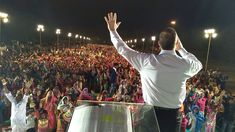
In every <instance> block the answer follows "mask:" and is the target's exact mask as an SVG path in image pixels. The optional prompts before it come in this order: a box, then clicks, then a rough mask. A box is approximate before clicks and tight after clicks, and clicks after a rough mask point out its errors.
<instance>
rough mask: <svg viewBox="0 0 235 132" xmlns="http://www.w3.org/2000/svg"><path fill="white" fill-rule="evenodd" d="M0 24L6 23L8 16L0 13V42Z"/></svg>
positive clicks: (0, 38)
mask: <svg viewBox="0 0 235 132" xmlns="http://www.w3.org/2000/svg"><path fill="white" fill-rule="evenodd" d="M2 22H3V23H7V22H8V14H7V13H4V12H0V42H1V41H2Z"/></svg>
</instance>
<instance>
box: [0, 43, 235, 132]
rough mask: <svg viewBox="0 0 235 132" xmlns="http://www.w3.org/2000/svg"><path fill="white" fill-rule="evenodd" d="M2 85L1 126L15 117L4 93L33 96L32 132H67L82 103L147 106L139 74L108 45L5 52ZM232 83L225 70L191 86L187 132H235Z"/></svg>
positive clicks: (29, 116)
mask: <svg viewBox="0 0 235 132" xmlns="http://www.w3.org/2000/svg"><path fill="white" fill-rule="evenodd" d="M0 79H1V80H2V82H1V83H0V84H1V86H0V87H1V95H0V124H3V123H4V121H6V120H9V118H10V114H11V113H10V109H11V108H10V107H11V105H10V103H9V101H8V100H7V99H6V97H5V96H4V90H3V87H4V86H5V87H6V88H7V89H8V90H9V91H10V92H11V93H12V95H13V96H14V97H15V96H17V95H18V94H19V92H21V93H22V94H24V93H25V91H27V94H29V95H28V103H27V107H26V115H27V117H26V126H27V128H26V130H28V131H36V130H37V131H38V132H48V131H58V132H59V131H61V132H63V131H66V130H67V127H68V125H69V122H70V119H71V117H72V113H73V109H74V108H75V107H76V106H77V105H78V100H96V101H117V102H133V103H144V100H143V97H142V90H141V83H140V76H139V73H138V72H137V71H136V70H135V69H134V68H133V67H131V65H130V64H129V63H128V62H127V61H126V60H125V59H124V58H123V57H121V56H120V55H119V54H118V53H117V52H116V50H115V49H114V47H112V46H107V45H98V44H88V45H85V46H80V47H78V48H64V49H42V48H38V47H33V46H27V45H19V44H18V45H12V46H8V47H7V48H6V49H4V50H2V51H1V56H0ZM226 79H227V77H226V76H225V75H223V74H222V73H221V72H220V71H219V70H208V71H206V72H205V71H201V72H200V73H198V74H197V75H196V76H194V77H193V78H191V79H189V80H188V81H187V86H186V88H187V98H186V100H185V101H184V104H182V116H183V120H182V125H181V127H182V129H181V130H182V131H190V132H194V131H195V132H200V131H201V130H205V131H207V132H213V131H215V128H216V126H219V127H220V130H221V131H229V130H230V129H231V131H232V129H233V125H234V118H233V116H234V112H233V111H235V110H234V107H233V105H232V104H233V103H234V99H233V98H232V95H231V93H230V92H228V91H225V88H226V87H225V84H226ZM26 89H27V90H26ZM218 113H222V114H218ZM218 115H219V118H218ZM216 121H217V124H216ZM218 123H219V124H218Z"/></svg>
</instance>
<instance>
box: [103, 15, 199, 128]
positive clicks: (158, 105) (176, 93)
mask: <svg viewBox="0 0 235 132" xmlns="http://www.w3.org/2000/svg"><path fill="white" fill-rule="evenodd" d="M105 21H106V23H107V26H108V29H109V31H110V36H111V41H112V43H113V45H114V47H115V48H116V49H117V51H118V53H119V54H120V55H122V56H123V57H124V58H125V59H126V60H127V61H128V62H129V63H130V64H131V65H132V66H133V67H134V68H135V69H136V70H138V71H139V73H140V76H141V83H142V91H143V98H144V101H145V103H146V104H148V105H153V106H154V108H155V112H156V115H157V119H158V124H159V127H160V130H161V132H175V131H176V132H178V131H180V123H181V115H180V112H179V108H180V107H181V105H182V104H183V101H184V99H185V96H186V80H187V79H188V78H190V77H192V76H194V75H195V74H197V73H198V72H199V71H200V70H201V69H202V64H201V62H200V61H199V60H198V59H197V58H196V57H195V56H194V55H193V54H191V53H189V52H187V51H186V50H185V49H184V47H183V45H182V43H181V41H180V39H179V37H178V35H177V33H176V31H175V30H174V29H173V28H167V29H165V30H163V31H162V32H161V33H160V35H159V41H158V44H159V46H160V48H161V52H160V53H159V54H158V55H157V54H148V53H141V52H138V51H135V50H133V49H131V48H129V47H128V45H127V44H125V42H124V41H123V40H122V38H121V37H120V36H119V34H118V33H117V31H116V30H117V28H118V27H119V25H120V22H116V21H117V14H116V13H109V14H108V17H106V16H105ZM176 51H178V52H179V54H180V56H178V55H177V54H176Z"/></svg>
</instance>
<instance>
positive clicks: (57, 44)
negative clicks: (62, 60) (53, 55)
mask: <svg viewBox="0 0 235 132" xmlns="http://www.w3.org/2000/svg"><path fill="white" fill-rule="evenodd" d="M55 33H56V36H57V38H56V49H58V47H59V35H60V33H61V30H60V29H56V31H55Z"/></svg>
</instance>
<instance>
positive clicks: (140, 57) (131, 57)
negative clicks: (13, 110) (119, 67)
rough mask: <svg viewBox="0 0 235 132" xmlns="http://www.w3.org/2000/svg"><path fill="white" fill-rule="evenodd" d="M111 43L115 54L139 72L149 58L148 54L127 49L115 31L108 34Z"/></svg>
mask: <svg viewBox="0 0 235 132" xmlns="http://www.w3.org/2000/svg"><path fill="white" fill-rule="evenodd" d="M110 36H111V41H112V43H113V45H114V47H115V48H116V49H117V52H118V53H119V54H120V55H122V56H123V57H124V58H125V59H126V60H127V61H128V62H129V63H130V64H131V65H132V66H133V67H134V68H135V69H136V70H138V71H141V69H142V68H143V66H144V65H145V64H146V63H147V61H148V60H149V59H148V58H149V57H150V55H149V54H146V53H140V52H138V51H135V50H133V49H131V48H130V47H128V45H127V44H126V43H125V42H124V41H123V40H122V38H121V37H120V36H119V34H118V33H117V32H116V31H111V32H110Z"/></svg>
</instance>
